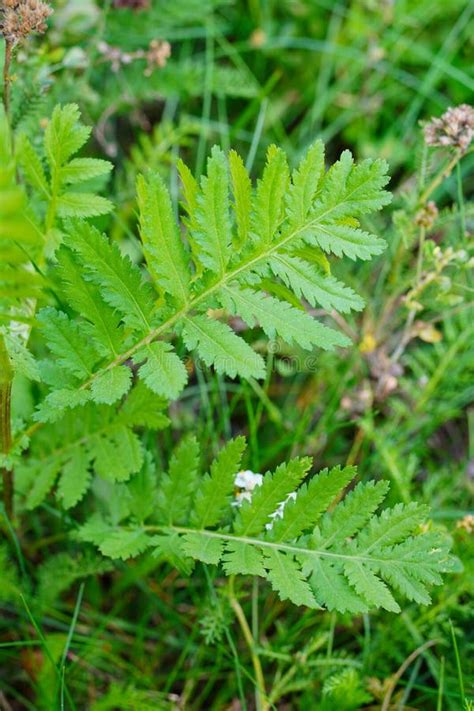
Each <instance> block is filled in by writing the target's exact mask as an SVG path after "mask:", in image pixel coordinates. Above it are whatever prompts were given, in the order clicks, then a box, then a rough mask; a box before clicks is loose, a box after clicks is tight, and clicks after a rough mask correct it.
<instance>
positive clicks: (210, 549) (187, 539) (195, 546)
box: [182, 532, 224, 565]
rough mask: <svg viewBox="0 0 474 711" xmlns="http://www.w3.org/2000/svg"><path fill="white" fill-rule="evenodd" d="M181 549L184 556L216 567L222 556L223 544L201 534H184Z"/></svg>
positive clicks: (216, 539)
mask: <svg viewBox="0 0 474 711" xmlns="http://www.w3.org/2000/svg"><path fill="white" fill-rule="evenodd" d="M182 547H183V551H184V553H185V554H186V555H188V556H190V557H191V558H194V559H195V560H200V561H201V562H202V563H208V564H209V565H217V563H218V562H219V561H220V559H221V556H222V551H223V548H224V542H223V541H221V540H219V539H218V538H210V537H208V536H204V535H203V534H202V533H200V532H197V533H186V534H185V535H184V536H183V538H182Z"/></svg>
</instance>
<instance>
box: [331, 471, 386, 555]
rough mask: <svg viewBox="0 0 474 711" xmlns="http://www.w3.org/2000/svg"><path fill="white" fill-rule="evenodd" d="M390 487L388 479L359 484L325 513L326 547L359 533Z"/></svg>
mask: <svg viewBox="0 0 474 711" xmlns="http://www.w3.org/2000/svg"><path fill="white" fill-rule="evenodd" d="M388 488H389V485H388V482H386V481H378V482H373V481H371V482H368V483H367V484H363V483H360V484H357V486H356V487H355V489H354V490H353V491H351V492H350V493H349V494H348V495H347V496H346V498H345V499H344V501H343V502H341V503H340V504H338V506H336V508H335V509H334V511H333V512H332V513H326V514H325V516H324V518H323V521H322V525H321V537H322V541H323V542H324V547H325V548H329V546H333V545H334V544H335V543H338V542H340V541H344V540H345V539H346V538H349V537H350V536H353V535H354V534H355V533H358V532H359V531H360V530H361V529H362V528H363V527H364V526H365V525H366V524H367V522H368V521H369V520H370V519H371V518H372V516H373V514H374V512H375V511H376V509H377V508H378V507H379V506H380V504H381V502H382V501H383V499H384V497H385V496H386V494H387V491H388Z"/></svg>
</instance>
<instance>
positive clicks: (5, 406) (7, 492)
mask: <svg viewBox="0 0 474 711" xmlns="http://www.w3.org/2000/svg"><path fill="white" fill-rule="evenodd" d="M12 383H13V369H12V367H11V364H10V359H9V357H8V352H7V348H6V345H5V341H4V339H3V336H2V335H0V453H1V454H3V455H5V456H6V455H8V453H9V452H10V450H11V446H12V431H11V395H12ZM1 474H2V479H3V503H4V506H5V512H6V515H7V517H8V518H9V519H10V520H11V519H12V518H13V470H11V469H9V468H8V467H7V466H5V465H4V466H2V467H1Z"/></svg>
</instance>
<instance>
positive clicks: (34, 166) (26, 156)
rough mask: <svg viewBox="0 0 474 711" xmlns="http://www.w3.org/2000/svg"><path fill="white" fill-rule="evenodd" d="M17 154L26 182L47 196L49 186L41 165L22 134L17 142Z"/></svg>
mask: <svg viewBox="0 0 474 711" xmlns="http://www.w3.org/2000/svg"><path fill="white" fill-rule="evenodd" d="M18 153H19V158H20V164H21V167H22V169H23V171H24V173H25V177H26V179H27V181H28V182H29V183H30V185H32V187H33V188H35V189H36V190H38V191H39V192H40V193H43V195H44V196H45V197H48V196H49V185H48V181H47V180H46V175H45V172H44V168H43V164H42V162H41V159H40V157H39V156H38V154H37V153H36V151H35V149H34V148H33V146H32V145H31V143H30V141H29V139H28V138H27V137H26V136H25V135H24V134H23V135H21V136H20V139H19V141H18Z"/></svg>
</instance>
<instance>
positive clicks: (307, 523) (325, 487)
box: [270, 467, 356, 541]
mask: <svg viewBox="0 0 474 711" xmlns="http://www.w3.org/2000/svg"><path fill="white" fill-rule="evenodd" d="M355 475H356V469H355V467H344V468H342V469H341V467H333V468H332V469H330V470H328V469H323V471H321V472H319V474H317V475H316V476H314V477H313V478H312V479H311V481H310V482H309V483H307V484H306V483H305V484H303V485H302V486H301V487H300V488H299V490H298V496H297V498H296V499H295V500H290V501H288V502H287V503H286V505H285V508H284V511H283V517H282V518H278V519H276V520H275V521H274V523H273V527H272V530H271V532H270V538H271V539H272V540H273V541H291V540H293V539H294V538H297V537H298V536H300V535H301V534H302V533H303V532H304V531H305V530H308V529H310V528H314V526H315V525H316V524H317V523H318V521H319V519H320V517H321V515H322V514H323V513H324V512H325V511H327V509H328V507H329V505H330V504H331V503H332V502H333V501H334V499H335V498H336V496H337V495H338V494H339V493H340V492H341V491H343V489H344V488H345V487H346V486H347V485H348V484H350V482H351V481H352V480H353V478H354V477H355Z"/></svg>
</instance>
